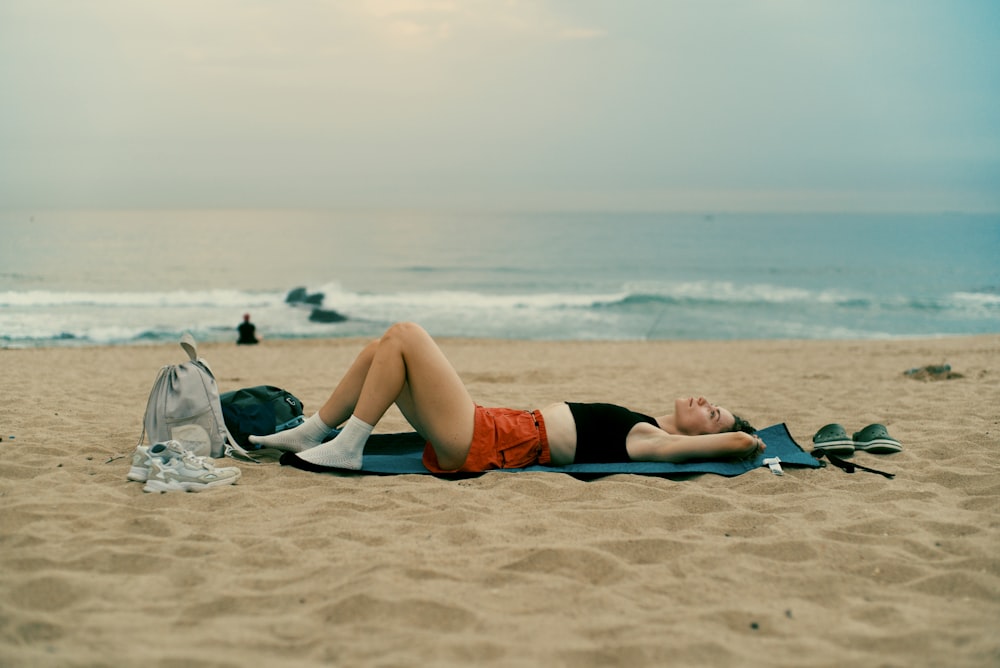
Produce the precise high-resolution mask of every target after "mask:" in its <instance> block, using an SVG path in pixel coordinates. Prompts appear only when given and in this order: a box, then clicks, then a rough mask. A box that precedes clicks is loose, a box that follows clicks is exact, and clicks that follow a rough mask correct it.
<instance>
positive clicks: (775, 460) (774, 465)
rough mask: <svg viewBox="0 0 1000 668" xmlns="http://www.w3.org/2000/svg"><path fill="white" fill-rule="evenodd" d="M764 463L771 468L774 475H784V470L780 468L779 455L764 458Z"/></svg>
mask: <svg viewBox="0 0 1000 668" xmlns="http://www.w3.org/2000/svg"><path fill="white" fill-rule="evenodd" d="M764 463H765V464H767V465H768V467H770V469H771V473H773V474H774V475H785V472H784V471H782V470H781V458H780V457H768V458H767V459H765V460H764Z"/></svg>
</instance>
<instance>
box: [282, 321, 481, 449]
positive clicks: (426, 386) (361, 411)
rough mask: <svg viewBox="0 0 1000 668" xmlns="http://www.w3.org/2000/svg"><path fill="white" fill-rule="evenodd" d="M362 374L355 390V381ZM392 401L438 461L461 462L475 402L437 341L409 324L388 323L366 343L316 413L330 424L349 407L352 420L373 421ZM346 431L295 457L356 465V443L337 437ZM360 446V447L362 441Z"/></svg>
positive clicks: (467, 445) (472, 420)
mask: <svg viewBox="0 0 1000 668" xmlns="http://www.w3.org/2000/svg"><path fill="white" fill-rule="evenodd" d="M369 357H370V359H369ZM365 367H367V371H366V372H364V371H365ZM363 372H364V373H363ZM362 375H363V376H364V380H363V382H362V383H361V384H360V390H359V389H358V382H357V381H358V380H359V379H360V378H361V376H362ZM393 403H396V404H397V405H398V406H399V409H400V410H401V411H402V413H403V415H404V417H406V419H407V420H408V421H409V422H410V424H412V425H413V427H414V428H415V429H416V430H417V431H418V432H420V434H421V435H422V436H424V438H426V439H427V440H429V441H430V442H431V443H433V445H434V449H435V451H436V452H437V455H438V460H439V461H440V462H441V465H442V466H444V467H447V468H458V467H459V466H461V465H462V463H463V462H464V461H465V457H466V456H467V455H468V452H469V445H470V444H471V442H472V430H473V423H474V418H475V404H474V403H473V401H472V397H471V396H470V395H469V392H468V390H467V389H466V388H465V385H464V384H463V383H462V380H461V378H459V376H458V374H457V373H456V372H455V369H454V368H453V367H452V366H451V364H450V363H449V362H448V360H447V358H446V357H445V356H444V353H442V352H441V349H440V348H439V347H438V345H437V344H436V343H435V342H434V340H433V339H432V338H431V337H430V335H429V334H427V332H426V331H424V330H423V329H422V328H421V327H419V326H417V325H415V324H412V323H400V324H397V325H393V326H392V327H390V328H389V329H388V331H386V333H385V335H383V336H382V338H381V339H379V340H378V342H377V343H375V344H371V345H370V346H369V347H368V348H366V349H365V351H363V352H362V354H361V355H359V356H358V359H357V360H355V362H354V364H353V365H352V367H351V369H350V370H349V371H348V373H347V374H346V375H345V377H344V380H343V381H341V384H340V385H338V387H337V389H335V390H334V391H333V393H332V394H331V395H330V398H329V399H328V400H327V402H326V403H325V404H324V405H323V407H322V408H321V409H320V413H319V415H320V417H321V418H322V419H323V421H324V422H326V420H327V418H329V419H330V420H331V422H327V423H326V424H328V425H329V424H331V423H332V424H336V422H334V421H335V420H341V419H343V416H344V413H345V412H347V411H349V410H351V409H352V408H353V411H352V413H351V415H352V417H351V419H352V421H357V422H360V423H361V424H367V425H374V424H376V423H377V422H378V421H379V420H380V419H381V418H382V416H383V415H384V414H385V412H386V411H387V410H388V409H389V407H390V406H391V405H392V404H393ZM348 426H350V422H349V423H348ZM346 435H347V434H346V433H342V434H341V435H339V436H337V438H335V439H334V440H333V441H331V442H329V443H326V444H324V445H321V446H317V447H315V448H312V449H310V450H308V451H306V452H304V453H303V454H301V455H300V457H301V459H303V460H305V461H307V462H310V463H313V464H318V465H321V466H333V465H336V466H338V467H341V468H360V466H361V450H360V449H357V452H356V454H355V452H354V449H355V448H356V444H354V443H349V442H346V441H347V439H342V437H343V436H346ZM365 438H367V434H366V435H365ZM360 445H361V448H363V445H364V443H363V441H362V442H361V444H360ZM348 449H350V450H351V451H350V452H348ZM329 462H336V464H331V463H329ZM354 463H356V466H355V465H354Z"/></svg>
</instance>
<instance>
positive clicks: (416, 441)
mask: <svg viewBox="0 0 1000 668" xmlns="http://www.w3.org/2000/svg"><path fill="white" fill-rule="evenodd" d="M757 435H758V436H760V438H761V439H762V440H763V441H764V443H765V444H766V445H767V449H766V451H765V453H764V454H763V455H760V456H758V457H757V458H756V459H748V460H727V461H718V460H713V461H702V462H685V463H683V464H670V463H667V462H620V463H616V464H569V465H567V466H528V467H527V468H523V469H499V470H500V471H503V472H512V473H517V472H520V471H551V472H553V473H568V474H570V475H572V476H575V477H578V478H586V479H590V478H599V477H602V476H606V475H613V474H616V473H632V474H636V475H654V476H684V475H693V474H699V473H716V474H718V475H722V476H737V475H740V474H741V473H746V472H747V471H752V470H753V469H756V468H760V467H761V466H766V465H765V464H764V459H765V458H770V457H778V458H779V459H781V464H782V466H798V467H808V468H819V467H821V466H823V464H822V462H820V461H819V460H817V459H815V458H813V456H812V455H810V454H809V453H808V452H805V451H804V450H803V449H802V448H801V447H800V446H799V444H798V443H796V442H795V439H793V438H792V435H791V434H790V433H788V428H787V427H786V426H785V424H784V423H780V424H776V425H772V426H770V427H767V428H766V429H761V430H760V431H758V432H757ZM423 452H424V440H423V439H422V438H421V437H420V435H419V434H417V433H415V432H409V433H400V434H376V435H374V436H372V437H370V438H369V439H368V443H367V445H366V446H365V455H364V464H363V466H362V468H361V470H360V471H357V473H371V474H376V475H398V474H413V473H423V474H427V475H433V474H431V472H430V471H428V470H427V469H426V468H424V465H423V462H422V461H421V458H422V456H423ZM345 472H346V471H345ZM437 475H439V476H440V477H470V476H478V475H482V474H481V473H455V474H443V475H441V474H437Z"/></svg>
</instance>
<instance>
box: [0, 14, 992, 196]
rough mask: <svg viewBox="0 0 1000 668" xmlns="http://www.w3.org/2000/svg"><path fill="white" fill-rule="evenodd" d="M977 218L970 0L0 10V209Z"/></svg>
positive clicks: (978, 69)
mask: <svg viewBox="0 0 1000 668" xmlns="http://www.w3.org/2000/svg"><path fill="white" fill-rule="evenodd" d="M122 207H129V208H132V207H135V208H158V207H167V208H176V207H182V208H192V207H193V208H202V207H240V208H242V207H248V208H254V207H275V208H284V207H292V208H327V207H332V208H354V207H367V208H472V209H510V210H532V209H570V210H705V211H725V210H741V209H742V210H789V209H792V210H831V209H834V210H849V211H870V210H903V211H912V210H915V211H926V210H931V211H935V210H942V209H946V210H965V211H982V210H989V211H998V210H1000V2H997V1H996V0H938V1H929V0H284V1H279V0H156V1H147V2H141V1H138V0H0V208H5V209H19V210H21V209H46V208H122Z"/></svg>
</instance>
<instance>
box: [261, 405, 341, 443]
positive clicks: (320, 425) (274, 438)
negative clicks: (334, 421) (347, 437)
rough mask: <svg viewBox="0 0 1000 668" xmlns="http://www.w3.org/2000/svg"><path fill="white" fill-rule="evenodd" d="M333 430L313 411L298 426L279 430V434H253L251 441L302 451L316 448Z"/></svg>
mask: <svg viewBox="0 0 1000 668" xmlns="http://www.w3.org/2000/svg"><path fill="white" fill-rule="evenodd" d="M331 431H333V429H331V428H330V427H329V426H327V424H326V423H325V422H323V421H322V420H321V419H319V413H313V415H312V417H311V418H309V419H308V420H306V421H305V422H303V423H302V424H300V425H299V426H298V427H294V428H292V429H286V430H285V431H279V432H278V433H277V434H271V435H269V436H251V437H250V442H251V443H253V444H254V445H259V446H260V447H262V448H274V449H275V450H283V451H285V452H302V451H303V450H308V449H310V448H315V447H316V446H317V445H319V444H320V443H322V442H323V439H325V438H326V437H327V436H329V435H330V432H331Z"/></svg>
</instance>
